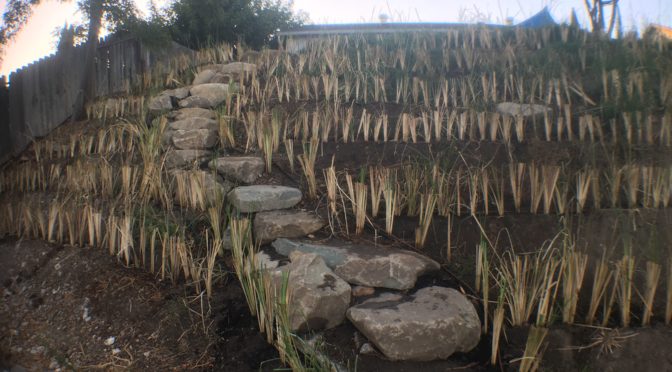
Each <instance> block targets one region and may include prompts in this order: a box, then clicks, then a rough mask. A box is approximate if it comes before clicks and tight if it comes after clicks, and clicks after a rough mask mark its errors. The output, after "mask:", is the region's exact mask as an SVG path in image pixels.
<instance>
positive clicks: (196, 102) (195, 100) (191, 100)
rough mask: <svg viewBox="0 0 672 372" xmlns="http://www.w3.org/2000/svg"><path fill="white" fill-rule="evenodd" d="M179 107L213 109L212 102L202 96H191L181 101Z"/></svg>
mask: <svg viewBox="0 0 672 372" xmlns="http://www.w3.org/2000/svg"><path fill="white" fill-rule="evenodd" d="M178 106H180V107H181V108H183V109H184V108H202V109H209V108H211V107H212V105H211V104H210V100H209V99H207V98H204V97H201V96H189V97H187V98H185V99H183V100H180V102H179V103H178Z"/></svg>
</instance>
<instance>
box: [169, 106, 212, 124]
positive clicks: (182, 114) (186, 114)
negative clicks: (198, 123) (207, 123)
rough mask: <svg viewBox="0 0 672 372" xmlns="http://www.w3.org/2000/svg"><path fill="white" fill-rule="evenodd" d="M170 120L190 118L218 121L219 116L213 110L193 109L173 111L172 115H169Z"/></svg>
mask: <svg viewBox="0 0 672 372" xmlns="http://www.w3.org/2000/svg"><path fill="white" fill-rule="evenodd" d="M168 118H169V119H171V120H175V121H178V120H184V119H189V118H204V119H212V120H216V119H217V114H215V112H214V111H212V110H208V109H204V108H200V107H192V108H183V109H180V110H177V111H173V112H171V113H170V114H168Z"/></svg>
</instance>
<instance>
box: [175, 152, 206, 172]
mask: <svg viewBox="0 0 672 372" xmlns="http://www.w3.org/2000/svg"><path fill="white" fill-rule="evenodd" d="M211 157H212V151H208V150H178V149H171V150H170V151H168V153H167V154H166V167H167V168H168V169H174V168H184V167H188V166H192V165H194V163H198V164H201V163H203V162H204V161H206V160H207V159H210V158H211Z"/></svg>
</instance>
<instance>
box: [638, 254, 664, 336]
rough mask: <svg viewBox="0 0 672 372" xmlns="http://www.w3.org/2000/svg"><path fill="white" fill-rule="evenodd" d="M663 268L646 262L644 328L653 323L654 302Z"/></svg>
mask: <svg viewBox="0 0 672 372" xmlns="http://www.w3.org/2000/svg"><path fill="white" fill-rule="evenodd" d="M660 271H661V267H660V265H659V264H657V263H655V262H651V261H647V262H646V289H645V291H644V299H643V302H644V313H643V314H642V326H647V325H649V324H650V322H651V315H653V300H654V298H655V296H656V289H658V280H659V279H660Z"/></svg>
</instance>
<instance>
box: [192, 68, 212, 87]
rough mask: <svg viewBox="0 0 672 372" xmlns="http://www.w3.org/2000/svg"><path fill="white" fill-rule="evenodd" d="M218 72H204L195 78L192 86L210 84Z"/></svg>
mask: <svg viewBox="0 0 672 372" xmlns="http://www.w3.org/2000/svg"><path fill="white" fill-rule="evenodd" d="M216 73H217V72H216V71H215V70H203V71H201V72H199V73H197V74H196V76H194V81H193V82H192V83H191V84H192V85H200V84H207V83H210V80H211V79H212V77H213V76H215V74H216Z"/></svg>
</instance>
